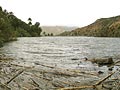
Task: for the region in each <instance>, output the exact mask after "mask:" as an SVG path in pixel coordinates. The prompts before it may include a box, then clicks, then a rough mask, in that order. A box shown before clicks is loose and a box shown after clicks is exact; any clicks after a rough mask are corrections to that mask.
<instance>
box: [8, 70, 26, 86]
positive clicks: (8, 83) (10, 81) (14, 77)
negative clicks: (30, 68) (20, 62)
mask: <svg viewBox="0 0 120 90" xmlns="http://www.w3.org/2000/svg"><path fill="white" fill-rule="evenodd" d="M23 71H24V70H22V71H20V72H18V73H17V74H16V75H15V76H14V77H12V78H11V79H10V80H9V81H7V82H6V84H9V83H10V82H11V81H13V80H14V79H15V78H16V77H18V76H19V75H20V74H21V73H22V72H23Z"/></svg>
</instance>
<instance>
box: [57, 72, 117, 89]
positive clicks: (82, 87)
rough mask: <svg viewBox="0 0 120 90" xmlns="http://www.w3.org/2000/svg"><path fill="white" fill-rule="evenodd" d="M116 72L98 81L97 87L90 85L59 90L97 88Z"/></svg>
mask: <svg viewBox="0 0 120 90" xmlns="http://www.w3.org/2000/svg"><path fill="white" fill-rule="evenodd" d="M114 73H115V72H113V73H111V74H109V75H108V76H106V77H105V78H103V79H101V80H100V81H98V82H97V83H96V84H95V85H90V86H79V87H66V88H61V89H58V90H80V89H84V88H96V87H97V86H98V85H100V84H101V83H102V82H104V81H105V80H106V79H108V78H109V77H111V76H112V75H113V74H114Z"/></svg>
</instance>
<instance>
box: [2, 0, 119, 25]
mask: <svg viewBox="0 0 120 90" xmlns="http://www.w3.org/2000/svg"><path fill="white" fill-rule="evenodd" d="M0 5H1V6H2V7H3V9H7V10H8V11H9V12H10V11H12V12H13V13H14V14H15V15H16V16H17V17H18V18H20V19H22V20H23V21H25V22H27V19H28V18H29V17H31V18H32V19H33V22H36V21H37V22H40V23H41V25H52V26H53V25H63V26H64V25H66V26H79V27H82V26H86V25H88V24H90V23H92V22H94V21H95V20H96V19H98V18H106V17H111V16H117V15H120V0H0Z"/></svg>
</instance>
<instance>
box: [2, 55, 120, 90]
mask: <svg viewBox="0 0 120 90" xmlns="http://www.w3.org/2000/svg"><path fill="white" fill-rule="evenodd" d="M2 59H3V60H2ZM11 60H12V61H11ZM118 61H119V60H118ZM85 62H86V61H85ZM112 67H117V68H114V70H108V71H107V72H104V71H103V73H99V72H98V71H100V70H94V71H89V70H87V69H86V70H85V69H84V70H82V67H79V68H75V69H67V68H62V67H59V66H56V65H50V64H43V63H39V62H36V63H35V64H34V65H31V66H30V65H27V64H23V62H22V64H21V62H19V61H14V60H13V59H12V58H10V57H8V58H7V57H6V56H5V57H4V56H2V57H1V62H0V90H79V89H80V88H81V90H96V88H97V90H120V62H118V63H116V64H113V65H112Z"/></svg>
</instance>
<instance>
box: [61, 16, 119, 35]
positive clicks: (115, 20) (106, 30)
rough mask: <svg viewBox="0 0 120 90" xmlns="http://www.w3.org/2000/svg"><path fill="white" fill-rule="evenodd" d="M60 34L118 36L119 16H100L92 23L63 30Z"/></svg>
mask: <svg viewBox="0 0 120 90" xmlns="http://www.w3.org/2000/svg"><path fill="white" fill-rule="evenodd" d="M60 35H61V36H97V37H120V16H116V17H110V18H101V19H98V20H96V21H95V22H94V23H92V24H90V25H88V26H85V27H82V28H77V29H75V30H73V31H70V32H64V33H61V34H60Z"/></svg>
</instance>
